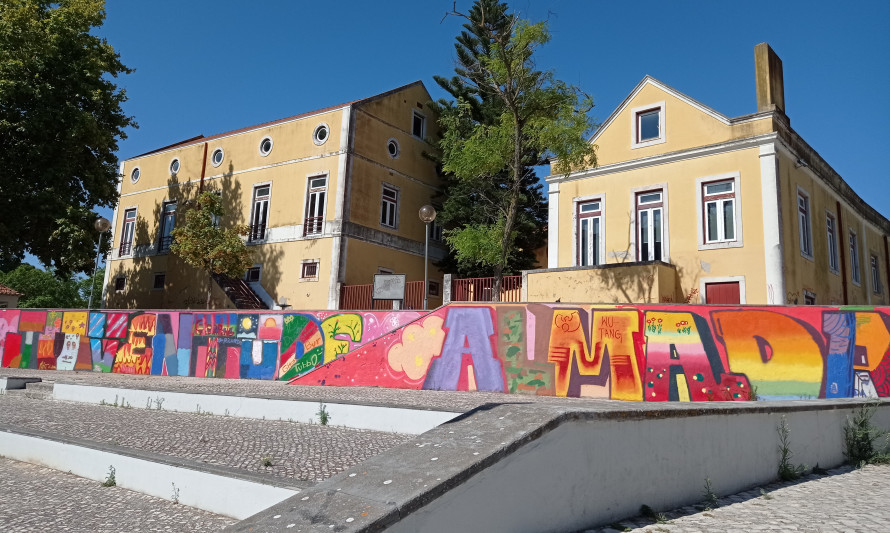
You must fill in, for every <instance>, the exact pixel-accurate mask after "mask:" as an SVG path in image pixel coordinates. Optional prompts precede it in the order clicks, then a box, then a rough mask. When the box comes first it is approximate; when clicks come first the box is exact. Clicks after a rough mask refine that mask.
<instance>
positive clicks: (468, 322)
mask: <svg viewBox="0 0 890 533" xmlns="http://www.w3.org/2000/svg"><path fill="white" fill-rule="evenodd" d="M888 348H890V309H887V308H862V307H856V308H838V307H815V306H809V307H753V306H751V307H733V306H696V305H608V304H602V305H589V304H568V303H560V304H466V305H459V304H450V305H448V306H446V307H443V308H440V309H437V310H436V311H433V312H431V313H428V314H422V313H420V312H416V311H401V312H389V311H373V312H356V313H339V312H330V311H314V312H293V313H291V312H270V313H263V314H258V313H247V312H237V313H236V312H223V313H218V312H217V313H214V312H210V313H196V312H184V311H179V312H167V311H147V312H141V311H140V312H120V311H117V312H115V311H111V312H91V313H87V312H86V311H34V310H0V355H2V365H3V366H5V367H15V368H35V369H60V370H64V369H68V370H75V369H78V370H88V369H93V370H97V371H105V372H108V371H112V372H120V373H131V374H157V375H182V376H201V377H226V378H258V379H273V378H278V379H288V380H289V379H294V378H296V379H294V380H293V383H297V384H306V385H338V386H376V387H390V388H408V389H439V390H468V391H472V390H484V391H499V392H508V393H517V394H537V395H549V396H586V397H598V398H611V399H620V400H636V401H650V402H651V401H715V400H748V399H752V398H755V397H757V398H759V399H768V400H779V399H799V398H850V397H877V396H890V350H888Z"/></svg>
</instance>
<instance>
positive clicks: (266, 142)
mask: <svg viewBox="0 0 890 533" xmlns="http://www.w3.org/2000/svg"><path fill="white" fill-rule="evenodd" d="M271 151H272V138H271V137H266V138H264V139H263V140H262V141H260V155H263V156H266V155H269V152H271Z"/></svg>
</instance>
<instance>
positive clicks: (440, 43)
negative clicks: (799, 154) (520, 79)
mask: <svg viewBox="0 0 890 533" xmlns="http://www.w3.org/2000/svg"><path fill="white" fill-rule="evenodd" d="M470 5H471V2H470V1H469V0H459V1H458V2H457V8H458V9H459V10H466V9H468V8H469V6H470ZM510 5H511V7H512V8H513V9H514V10H516V11H518V12H519V13H520V14H521V15H523V16H524V17H526V18H530V19H532V20H534V21H539V20H542V19H546V18H549V21H550V29H551V32H552V34H553V40H552V41H551V43H550V44H548V45H547V46H546V47H544V48H543V49H542V51H541V53H540V55H539V56H538V65H539V67H540V68H547V69H553V70H554V71H555V72H556V74H557V76H558V77H560V78H561V79H563V80H565V81H567V82H569V83H572V84H575V85H578V86H579V87H580V88H581V89H583V90H584V91H586V92H587V93H589V94H591V95H592V96H593V97H594V99H595V101H596V105H597V107H596V108H595V109H594V110H593V112H592V115H593V118H594V119H595V120H598V121H602V120H604V119H605V118H606V117H608V115H609V114H610V113H611V112H612V111H613V110H614V109H615V107H616V106H617V105H618V104H619V103H620V102H621V101H622V100H623V99H624V98H625V97H626V96H627V95H628V93H630V91H631V90H632V89H633V88H634V86H635V85H636V84H637V83H638V82H639V81H640V80H641V79H642V78H643V76H645V75H646V74H650V75H652V76H654V77H656V78H658V79H659V80H661V81H663V82H665V83H667V84H668V85H671V86H673V87H674V88H676V89H678V90H680V91H682V92H684V93H686V94H688V95H689V96H691V97H693V98H695V99H697V100H699V101H701V102H702V103H704V104H706V105H708V106H710V107H713V108H714V109H716V110H718V111H720V112H722V113H724V114H726V115H729V116H738V115H743V114H747V113H752V112H754V111H755V110H756V103H755V95H754V45H755V44H757V43H759V42H763V41H766V42H769V43H770V45H771V46H772V47H773V49H774V50H775V51H776V52H777V53H778V54H779V57H781V58H782V61H783V66H784V74H785V101H786V111H787V114H788V116H789V117H790V118H791V125H792V127H793V128H794V129H795V130H796V131H797V132H798V133H800V134H801V135H802V136H803V138H804V139H805V140H806V141H807V142H808V143H809V144H810V145H811V146H812V147H813V148H815V149H816V150H817V151H818V152H819V153H820V154H821V155H822V157H823V158H825V159H826V160H827V161H828V162H829V164H831V165H832V166H833V167H834V168H835V170H837V171H838V172H839V173H840V174H841V176H843V177H844V179H845V180H846V181H847V182H848V183H849V184H850V185H851V186H852V187H853V189H854V190H855V191H856V192H857V193H858V194H859V195H860V196H862V197H863V198H864V199H865V200H866V201H868V202H869V203H870V204H871V205H872V206H874V207H875V208H876V209H878V211H880V212H881V213H882V214H884V215H885V216H888V217H890V186H888V185H890V179H888V178H890V170H888V165H887V164H886V163H885V162H884V160H883V159H884V157H887V155H888V153H890V151H888V150H887V148H886V143H887V142H890V135H888V130H890V97H888V87H890V2H888V1H887V0H874V1H851V2H836V1H824V0H795V1H773V2H731V1H722V2H714V1H680V0H675V1H665V0H661V1H635V2H624V1H619V0H613V1H609V2H606V1H602V0H587V1H582V0H574V1H572V0H539V1H533V0H522V1H516V2H511V3H510ZM451 7H452V0H423V1H417V0H413V1H412V0H392V1H387V2H367V1H350V0H341V1H338V2H308V1H296V0H294V1H289V0H265V1H262V2H244V1H234V0H214V1H210V0H188V1H185V2H183V1H173V0H156V1H153V2H133V1H128V0H108V4H107V14H108V18H107V20H106V22H105V26H104V27H103V28H101V29H100V30H98V32H97V33H98V34H100V35H102V36H104V37H106V38H107V39H108V42H109V43H110V44H112V45H113V46H114V47H115V48H116V49H117V50H118V52H119V53H120V54H121V57H122V59H123V61H124V63H125V64H126V65H128V66H129V67H131V68H134V69H136V72H135V73H134V74H132V75H130V76H125V77H123V78H122V79H120V80H119V83H120V85H121V86H123V87H125V88H126V90H127V94H128V96H129V101H128V102H127V103H126V104H125V107H124V108H125V111H126V112H127V113H128V114H130V115H134V116H135V117H136V120H137V121H138V122H139V124H140V128H139V129H138V130H131V131H129V138H128V139H126V140H125V141H123V142H122V143H121V145H120V151H119V153H118V155H119V157H120V158H121V159H122V160H123V159H126V158H129V157H132V156H134V155H138V154H140V153H143V152H146V151H149V150H152V149H155V148H159V147H161V146H164V145H167V144H170V143H173V142H176V141H179V140H182V139H185V138H188V137H193V136H195V135H198V134H204V135H211V134H215V133H220V132H224V131H227V130H232V129H236V128H241V127H244V126H249V125H252V124H257V123H261V122H265V121H268V120H273V119H277V118H281V117H286V116H289V115H294V114H297V113H301V112H305V111H311V110H313V109H317V108H321V107H326V106H330V105H335V104H339V103H342V102H346V101H349V100H354V99H357V98H362V97H365V96H370V95H373V94H376V93H379V92H383V91H386V90H388V89H391V88H394V87H396V86H399V85H402V84H405V83H409V82H412V81H415V80H422V81H423V82H424V83H425V84H426V86H427V89H428V90H430V92H431V93H432V94H433V97H440V96H444V95H443V93H442V91H440V90H439V89H438V87H437V86H436V84H435V82H433V80H432V76H433V75H434V74H441V75H451V73H452V70H453V65H454V51H453V42H454V36H455V35H457V33H458V32H459V30H460V26H461V21H460V20H459V19H457V18H454V17H449V18H446V19H445V20H444V21H442V18H443V14H444V13H445V12H446V11H447V10H449V9H451Z"/></svg>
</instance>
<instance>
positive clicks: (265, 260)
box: [108, 84, 438, 309]
mask: <svg viewBox="0 0 890 533" xmlns="http://www.w3.org/2000/svg"><path fill="white" fill-rule="evenodd" d="M429 100H430V97H429V95H428V93H427V92H426V90H425V89H424V88H423V86H422V85H421V84H412V85H409V86H406V87H403V88H400V89H399V90H395V91H392V92H390V93H386V94H384V95H379V96H377V97H372V98H371V99H368V100H365V101H360V102H358V103H356V104H353V106H352V108H350V109H349V111H348V112H350V113H352V114H353V116H354V117H355V122H354V125H353V126H352V127H353V130H352V131H353V137H354V150H353V152H352V153H351V154H349V156H348V157H349V159H347V150H346V147H347V139H346V138H345V137H343V132H344V127H346V128H348V127H350V123H349V118H350V115H349V114H347V108H338V109H334V110H327V111H323V112H318V113H315V114H310V115H306V116H302V118H296V119H287V120H284V121H280V122H279V123H277V124H271V125H264V126H259V127H254V128H247V129H245V130H243V131H242V130H239V131H235V132H231V133H228V134H224V135H221V136H219V137H218V138H208V139H198V140H196V141H194V142H192V143H191V144H188V145H184V146H180V147H172V148H168V149H166V150H162V151H159V152H157V153H154V154H149V155H146V156H142V157H138V158H134V159H131V160H127V161H125V162H124V165H123V175H124V177H123V180H122V184H121V200H120V204H119V208H118V210H117V213H116V216H117V218H116V220H115V227H114V228H113V231H114V235H115V242H114V245H115V249H117V248H118V247H119V245H120V241H121V235H122V228H123V223H124V220H123V219H124V211H125V210H126V209H128V208H131V207H136V208H137V209H138V217H137V225H136V232H135V236H134V239H133V244H134V253H133V256H132V257H124V258H119V257H118V256H117V253H114V254H113V256H112V261H111V262H110V264H109V271H110V272H111V275H110V276H109V286H110V287H113V283H114V277H115V275H119V274H126V275H127V276H128V281H127V290H126V291H124V293H122V294H118V293H115V292H114V290H113V288H110V289H109V291H108V305H112V304H113V305H115V306H118V307H131V308H132V307H159V308H165V307H188V306H189V305H190V304H192V303H194V302H193V300H195V299H196V298H197V297H198V296H200V301H201V303H202V304H203V301H204V294H205V292H204V291H205V285H204V280H205V279H206V277H204V276H203V275H202V274H200V273H198V272H197V271H196V270H194V269H192V268H190V267H187V266H186V265H183V264H182V263H181V261H179V259H178V258H176V257H175V256H172V255H168V254H160V255H159V254H157V253H156V252H157V248H156V247H157V242H158V239H159V233H160V224H161V212H162V206H163V203H164V202H165V201H171V200H176V201H177V202H178V205H177V207H178V211H177V223H178V224H181V223H182V222H183V220H184V219H183V215H184V213H185V211H186V203H185V200H187V199H190V198H193V197H194V196H196V194H197V192H198V188H199V184H200V181H201V179H200V178H201V168H202V164H203V163H204V160H205V154H204V151H205V144H206V169H205V179H204V187H205V189H209V190H219V191H221V192H222V198H223V204H224V206H225V209H226V213H227V215H226V216H225V217H224V218H223V220H222V224H223V225H226V224H234V223H240V224H249V223H250V222H251V210H252V206H253V195H254V187H255V186H256V185H258V184H270V185H271V197H270V201H269V215H268V221H267V227H268V228H269V229H268V231H269V232H270V233H267V241H268V242H266V243H259V244H253V245H251V246H250V249H251V251H252V252H253V253H254V262H255V264H260V265H262V266H263V273H262V280H261V283H262V286H263V288H264V289H265V290H266V291H267V292H268V293H269V295H270V296H271V297H272V298H273V299H275V300H276V301H277V300H278V298H279V297H281V296H284V297H287V298H288V303H289V304H290V305H292V306H294V307H298V308H314V309H323V308H327V307H328V305H329V303H330V298H331V291H330V288H331V281H332V276H331V272H332V268H333V270H334V282H335V283H336V282H337V280H336V274H337V272H339V268H338V265H331V262H332V261H335V260H336V257H335V256H336V254H334V251H335V250H334V247H335V246H337V244H336V242H337V229H338V228H339V227H340V226H339V224H335V223H333V222H334V221H335V220H336V219H337V215H338V213H337V212H336V205H337V198H338V195H340V194H343V195H346V194H347V192H348V198H349V201H350V204H348V205H346V206H344V207H345V209H344V213H343V215H344V216H345V218H344V219H343V220H344V221H349V222H353V223H354V224H358V225H359V226H364V227H365V228H367V229H370V230H372V231H371V233H374V232H376V233H374V236H373V238H372V239H370V240H372V241H373V242H374V243H375V244H368V250H375V251H374V253H375V254H377V255H383V256H386V255H387V254H390V255H391V254H394V255H393V257H397V258H399V259H398V260H397V261H395V262H393V261H388V262H389V263H393V267H394V269H395V270H397V271H405V270H409V271H411V272H412V274H411V275H412V277H409V280H420V279H422V274H416V275H415V273H414V272H413V271H414V270H417V268H415V267H414V263H417V264H418V265H420V266H421V267H422V259H418V258H416V257H414V256H412V255H411V254H404V253H402V252H398V250H400V249H404V248H406V247H407V246H408V245H411V246H416V245H418V243H419V244H420V245H422V243H423V238H424V225H423V224H422V223H421V222H420V220H419V219H418V218H417V211H418V210H419V209H420V207H421V206H422V205H423V204H426V203H430V201H431V199H432V197H433V196H434V194H435V193H436V191H437V187H438V176H437V174H436V169H435V165H434V164H433V163H432V162H430V161H429V160H428V159H427V158H425V157H424V155H423V154H424V152H430V151H431V150H432V149H433V148H432V146H431V145H430V144H428V143H427V142H425V141H424V140H421V139H418V138H416V137H414V136H413V135H412V134H411V128H412V120H413V115H412V110H413V109H416V108H417V107H416V106H417V103H420V104H421V106H422V107H423V110H422V111H423V113H424V115H425V116H426V117H427V120H426V138H431V137H434V136H435V135H436V122H435V119H436V117H435V115H434V113H433V112H432V110H431V109H430V108H429V107H428V105H427V104H428V103H429ZM320 124H326V125H327V126H328V131H329V134H328V138H327V139H326V140H325V141H324V142H323V143H321V144H317V143H316V142H314V132H315V130H316V128H317V127H318V126H319V125H320ZM265 137H270V138H271V139H272V141H273V147H272V150H271V152H270V153H269V154H268V155H266V156H263V155H262V154H261V153H260V151H259V146H260V142H261V141H262V140H263V139H264V138H265ZM390 138H395V139H396V140H397V141H398V143H399V145H400V153H399V156H398V157H397V158H395V159H394V158H391V157H390V156H389V154H388V151H387V141H388V140H389V139H390ZM217 148H222V149H223V150H224V154H225V155H224V158H223V161H222V162H221V164H220V165H218V166H213V165H212V163H211V159H212V154H213V152H214V150H216V149H217ZM174 158H178V159H179V161H180V165H181V168H180V170H179V172H177V173H176V175H171V173H170V163H171V161H172V160H173V159H174ZM344 163H345V164H346V165H345V166H344ZM136 167H138V168H139V169H140V178H139V181H138V182H137V183H132V182H131V180H130V174H131V172H132V170H133V169H134V168H136ZM319 175H326V176H327V191H326V196H325V220H326V221H328V222H330V223H329V224H326V227H325V232H324V233H323V234H322V235H316V236H308V237H307V236H304V234H303V233H304V232H303V230H304V228H303V227H302V225H303V223H304V218H305V215H306V203H307V185H308V180H309V178H310V177H315V176H319ZM344 175H349V176H350V177H348V181H349V184H348V188H349V190H348V191H347V190H346V189H345V188H344V186H343V184H341V183H340V179H341V177H342V176H344ZM383 183H388V184H391V185H394V186H396V187H398V188H399V190H400V195H399V196H400V198H399V223H398V226H397V228H395V229H390V228H386V227H383V226H382V225H381V224H380V206H381V193H382V184H383ZM350 228H352V229H354V228H355V226H347V231H351V229H350ZM358 231H360V232H361V233H362V234H363V236H365V237H367V234H368V231H367V230H366V229H362V228H359V229H358ZM406 239H407V240H406ZM338 250H339V248H338ZM308 258H311V259H318V260H319V262H320V266H319V276H318V280H317V281H303V280H301V277H300V274H301V270H302V268H301V267H302V260H303V259H308ZM352 260H353V261H359V262H361V261H362V258H361V256H360V255H359V256H353V258H352ZM400 261H408V263H409V267H407V268H403V267H402V265H401V263H400ZM375 271H376V267H375ZM155 272H165V273H166V275H167V285H168V288H167V289H166V290H164V291H157V290H152V289H151V287H152V282H153V278H154V273H155ZM421 272H422V270H421ZM350 279H351V277H350ZM340 281H345V282H346V283H350V281H349V279H347V280H340ZM186 285H187V286H186ZM196 285H197V286H198V287H197V288H196V287H195V286H196ZM214 287H216V285H215V284H214ZM215 290H216V289H215ZM193 292H194V293H195V294H192V293H193ZM196 295H198V296H196ZM216 296H218V297H219V300H220V301H219V302H215V305H217V306H220V307H222V306H229V305H230V302H228V299H227V298H226V297H225V295H224V294H223V293H222V292H221V291H219V294H218V295H216V294H215V296H214V298H216Z"/></svg>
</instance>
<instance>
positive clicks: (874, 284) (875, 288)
mask: <svg viewBox="0 0 890 533" xmlns="http://www.w3.org/2000/svg"><path fill="white" fill-rule="evenodd" d="M868 261H869V264H870V265H869V266H870V267H871V290H872V292H873V293H874V294H881V293H882V292H884V290H883V287H882V286H881V264H880V263H879V262H878V256H876V255H875V254H872V253H869V254H868Z"/></svg>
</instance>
